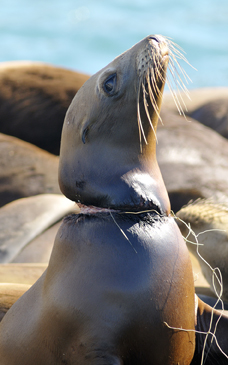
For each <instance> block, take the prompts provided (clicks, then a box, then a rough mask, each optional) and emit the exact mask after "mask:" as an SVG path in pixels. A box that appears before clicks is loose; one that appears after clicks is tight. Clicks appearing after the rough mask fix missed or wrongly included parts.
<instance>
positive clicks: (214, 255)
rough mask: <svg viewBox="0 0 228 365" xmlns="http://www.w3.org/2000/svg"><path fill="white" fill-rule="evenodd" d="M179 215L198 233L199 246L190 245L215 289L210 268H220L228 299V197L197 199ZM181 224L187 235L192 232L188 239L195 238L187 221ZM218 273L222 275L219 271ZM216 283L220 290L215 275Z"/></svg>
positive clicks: (179, 223)
mask: <svg viewBox="0 0 228 365" xmlns="http://www.w3.org/2000/svg"><path fill="white" fill-rule="evenodd" d="M177 216H178V217H179V218H180V219H181V220H182V221H184V222H185V223H186V224H187V225H188V224H190V226H191V228H192V230H193V232H194V234H195V235H196V236H198V241H199V246H198V247H197V246H196V245H194V244H191V243H188V242H187V246H188V248H189V250H190V251H191V252H192V253H193V254H194V255H195V257H196V258H197V259H198V261H199V263H200V266H201V269H202V272H203V274H204V276H205V278H206V279H207V281H208V282H209V284H210V286H211V289H212V290H213V291H214V289H213V282H212V277H213V272H212V270H211V268H213V269H214V268H219V269H220V271H221V274H222V283H223V294H222V298H223V299H224V300H226V301H228V263H227V260H228V233H227V227H228V197H227V196H224V197H223V199H215V198H214V199H206V200H197V201H195V202H194V203H192V204H189V205H187V206H185V207H183V208H182V209H181V210H180V211H179V212H178V213H177ZM178 225H179V227H180V229H181V232H182V234H183V236H184V237H186V236H187V235H188V234H189V236H188V240H189V241H192V242H195V241H196V240H195V238H194V236H193V235H192V234H191V232H190V231H189V229H188V227H187V226H186V225H185V224H183V223H182V222H181V221H178ZM195 243H196V242H195ZM197 252H199V254H200V255H201V256H202V257H203V258H204V259H205V260H206V261H207V262H208V263H209V264H210V266H211V268H210V267H209V266H208V265H207V264H206V263H205V261H203V260H202V259H201V258H200V257H199V255H198V253H197ZM216 273H217V275H219V273H218V271H216ZM219 279H220V277H219ZM215 286H216V287H217V291H218V292H220V288H219V287H218V285H217V280H216V279H215Z"/></svg>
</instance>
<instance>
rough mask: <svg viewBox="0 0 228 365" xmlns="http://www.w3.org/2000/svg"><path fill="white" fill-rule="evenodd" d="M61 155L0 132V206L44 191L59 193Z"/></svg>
mask: <svg viewBox="0 0 228 365" xmlns="http://www.w3.org/2000/svg"><path fill="white" fill-rule="evenodd" d="M58 164H59V159H58V157H57V156H54V155H52V154H50V153H48V152H46V151H43V150H41V149H40V148H38V147H36V146H33V145H31V144H30V143H27V142H24V141H21V140H19V139H17V138H15V137H11V136H6V135H4V134H0V206H3V205H5V204H7V203H9V202H11V201H12V200H16V199H19V198H23V197H28V196H32V195H37V194H44V193H47V194H48V193H49V194H51V193H54V194H57V193H60V190H59V186H58V181H57V177H58Z"/></svg>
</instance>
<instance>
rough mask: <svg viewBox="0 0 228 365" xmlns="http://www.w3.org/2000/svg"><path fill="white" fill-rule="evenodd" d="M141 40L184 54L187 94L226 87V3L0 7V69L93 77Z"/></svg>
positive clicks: (88, 0)
mask: <svg viewBox="0 0 228 365" xmlns="http://www.w3.org/2000/svg"><path fill="white" fill-rule="evenodd" d="M148 34H162V35H165V36H168V37H171V38H172V39H173V41H174V42H175V43H177V44H179V45H180V46H181V47H182V48H183V50H184V51H185V52H186V57H187V59H188V61H189V62H190V63H191V64H192V65H193V66H194V67H195V68H196V69H197V70H198V71H195V70H194V69H192V68H190V67H189V66H188V65H185V66H184V65H183V66H184V68H185V70H186V71H187V73H188V74H189V76H190V78H191V79H192V83H190V84H189V85H188V87H189V88H195V87H206V86H228V0H191V1H184V0H110V1H104V0H84V1H82V0H32V1H31V0H0V50H1V51H0V61H9V60H34V61H44V62H49V63H52V64H55V65H59V66H64V67H67V68H70V69H74V70H78V71H82V72H85V73H89V74H93V73H95V72H96V71H98V70H99V69H100V68H102V67H104V66H105V65H106V64H107V63H108V62H110V61H112V59H113V58H114V57H116V56H118V55H119V54H120V53H122V52H123V51H125V50H126V49H128V48H130V47H131V46H133V45H134V44H135V43H136V42H138V41H139V40H141V39H142V38H144V37H145V36H146V35H148Z"/></svg>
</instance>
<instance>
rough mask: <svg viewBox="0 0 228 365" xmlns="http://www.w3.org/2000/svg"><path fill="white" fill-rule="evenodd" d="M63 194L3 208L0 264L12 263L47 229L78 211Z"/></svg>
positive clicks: (1, 213)
mask: <svg viewBox="0 0 228 365" xmlns="http://www.w3.org/2000/svg"><path fill="white" fill-rule="evenodd" d="M75 206H76V205H75V204H74V203H73V202H72V201H70V200H68V199H66V198H65V197H64V196H63V195H60V194H41V195H37V196H32V197H28V198H23V199H19V200H15V201H13V202H11V203H9V204H6V205H5V206H4V207H2V208H1V209H0V263H8V262H12V261H13V260H14V259H15V258H16V257H17V255H18V254H19V252H20V251H21V250H22V249H23V248H24V247H25V246H27V245H28V244H29V243H30V242H31V241H32V240H33V239H34V238H35V237H37V236H38V235H39V234H41V233H42V232H43V231H44V230H45V229H47V228H49V227H50V226H51V225H53V224H54V223H56V222H58V221H59V220H60V219H62V218H63V217H64V216H65V215H66V214H69V213H70V212H72V211H73V210H74V209H75Z"/></svg>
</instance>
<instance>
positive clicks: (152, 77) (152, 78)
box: [151, 69, 162, 97]
mask: <svg viewBox="0 0 228 365" xmlns="http://www.w3.org/2000/svg"><path fill="white" fill-rule="evenodd" d="M151 84H152V86H153V89H154V92H155V95H156V96H158V97H160V96H161V95H162V94H161V91H160V90H159V87H158V85H157V82H156V75H155V72H154V69H152V70H151Z"/></svg>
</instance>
